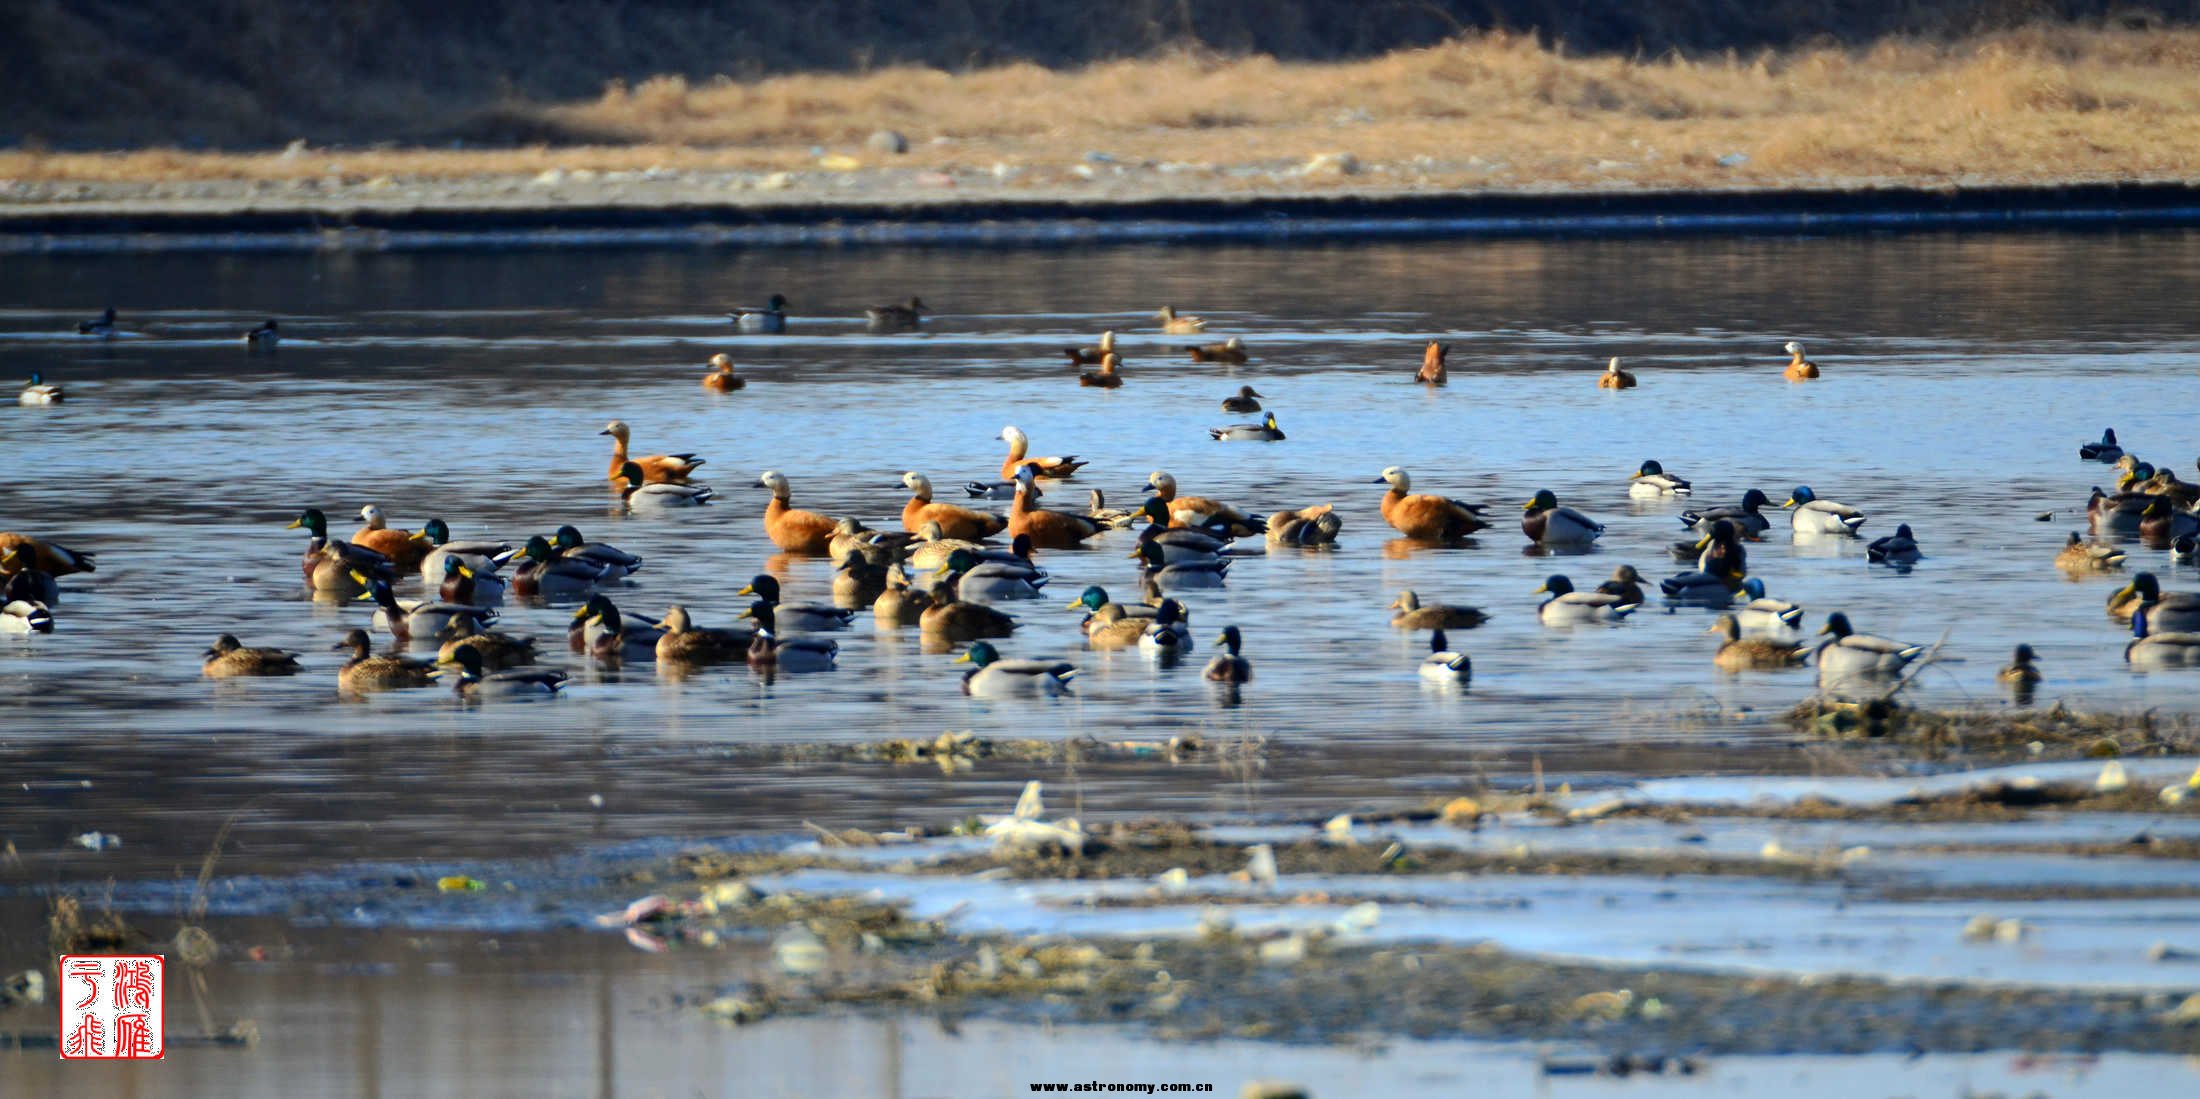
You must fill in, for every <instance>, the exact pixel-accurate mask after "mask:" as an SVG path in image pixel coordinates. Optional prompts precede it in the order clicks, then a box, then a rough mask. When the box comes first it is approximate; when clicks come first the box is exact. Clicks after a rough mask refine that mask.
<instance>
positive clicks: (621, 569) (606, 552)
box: [550, 524, 642, 581]
mask: <svg viewBox="0 0 2200 1099" xmlns="http://www.w3.org/2000/svg"><path fill="white" fill-rule="evenodd" d="M550 548H551V549H553V550H555V551H557V553H556V556H557V557H558V558H559V559H561V560H579V561H586V562H589V563H591V564H594V565H597V566H599V567H601V568H602V569H603V578H604V580H606V581H609V580H622V579H625V578H626V577H629V576H632V575H634V574H635V573H636V572H639V571H641V567H642V559H641V558H639V557H636V556H634V555H633V554H631V553H628V552H626V551H625V550H622V549H620V548H619V547H617V546H610V545H605V544H604V543H602V542H591V541H589V540H587V539H585V538H582V537H581V532H580V530H579V529H578V528H576V527H573V526H572V525H570V524H568V525H566V526H562V527H559V528H558V529H557V533H556V534H555V535H553V536H552V537H551V539H550Z"/></svg>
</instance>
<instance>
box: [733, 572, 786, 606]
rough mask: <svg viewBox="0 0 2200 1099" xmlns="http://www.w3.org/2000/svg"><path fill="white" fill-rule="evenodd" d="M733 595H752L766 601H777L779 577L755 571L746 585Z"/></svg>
mask: <svg viewBox="0 0 2200 1099" xmlns="http://www.w3.org/2000/svg"><path fill="white" fill-rule="evenodd" d="M733 594H735V595H753V596H755V597H757V598H758V599H760V600H763V601H764V602H766V603H777V602H779V578H778V577H776V576H773V575H771V574H770V573H763V572H760V573H757V574H756V575H755V576H752V577H750V578H749V582H748V584H747V586H745V587H743V588H742V589H741V590H740V591H737V592H734V593H733Z"/></svg>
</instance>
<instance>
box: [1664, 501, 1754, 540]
mask: <svg viewBox="0 0 2200 1099" xmlns="http://www.w3.org/2000/svg"><path fill="white" fill-rule="evenodd" d="M1771 502H1772V501H1771V500H1769V499H1767V498H1766V497H1765V494H1764V493H1763V492H1760V491H1758V490H1757V489H1750V490H1749V491H1748V492H1745V493H1742V502H1741V503H1740V504H1737V505H1735V506H1734V507H1730V508H1708V509H1706V510H1703V511H1684V512H1681V516H1680V519H1681V525H1682V526H1684V527H1687V528H1689V529H1690V530H1693V531H1695V532H1696V533H1698V534H1709V533H1711V528H1712V526H1713V525H1715V524H1717V523H1718V522H1719V520H1721V519H1725V520H1727V521H1729V522H1731V523H1733V524H1734V527H1735V530H1736V531H1737V532H1738V533H1740V534H1741V535H1743V536H1744V537H1749V538H1754V537H1756V536H1758V535H1760V534H1763V533H1764V532H1766V531H1768V530H1771V529H1772V520H1770V519H1767V518H1765V516H1764V513H1763V512H1761V511H1759V510H1757V509H1759V508H1762V507H1764V506H1766V505H1768V504H1770V503H1771Z"/></svg>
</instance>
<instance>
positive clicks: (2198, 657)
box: [2124, 607, 2200, 666]
mask: <svg viewBox="0 0 2200 1099" xmlns="http://www.w3.org/2000/svg"><path fill="white" fill-rule="evenodd" d="M2124 659H2125V660H2126V661H2127V662H2129V663H2132V664H2144V665H2154V666H2180V665H2192V664H2200V631H2196V630H2194V629H2192V628H2190V627H2188V628H2186V629H2183V630H2177V631H2168V630H2160V629H2157V628H2156V626H2155V624H2154V608H2153V607H2141V608H2139V609H2138V610H2137V611H2136V612H2135V613H2133V614H2132V616H2131V642H2130V643H2129V644H2127V645H2125V646H2124Z"/></svg>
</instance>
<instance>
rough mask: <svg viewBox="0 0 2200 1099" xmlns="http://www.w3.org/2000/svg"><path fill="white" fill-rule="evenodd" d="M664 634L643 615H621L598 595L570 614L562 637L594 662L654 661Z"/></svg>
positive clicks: (656, 624) (612, 604)
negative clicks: (569, 620)
mask: <svg viewBox="0 0 2200 1099" xmlns="http://www.w3.org/2000/svg"><path fill="white" fill-rule="evenodd" d="M664 635H665V627H664V624H663V623H661V622H658V621H655V620H654V619H651V618H649V617H648V616H647V615H640V614H624V613H621V612H620V610H619V608H618V606H617V605H616V604H614V603H612V602H611V600H610V599H608V598H606V597H604V596H601V595H592V596H589V597H588V602H587V603H585V604H583V605H582V606H581V608H580V609H579V610H577V611H574V612H573V624H572V625H571V626H569V627H567V629H566V637H567V639H568V640H570V641H571V642H572V643H573V647H574V648H575V649H576V650H577V651H579V652H582V653H585V654H587V655H588V656H589V657H591V658H593V659H596V660H643V661H646V660H655V659H657V642H658V641H659V640H660V639H662V638H663V637H664Z"/></svg>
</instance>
